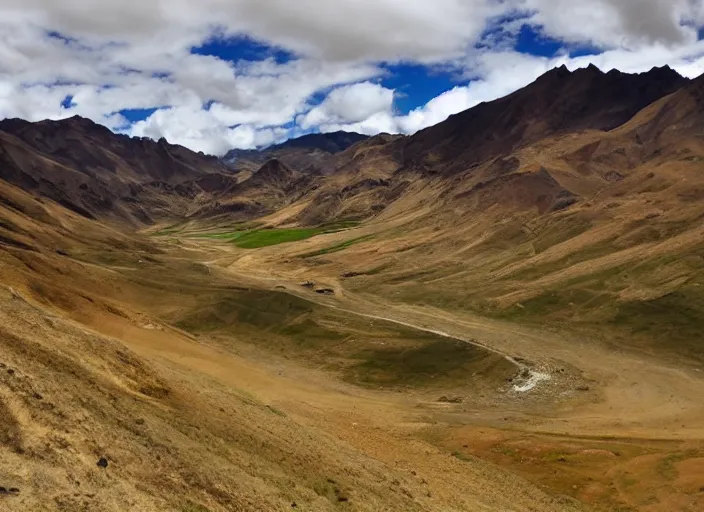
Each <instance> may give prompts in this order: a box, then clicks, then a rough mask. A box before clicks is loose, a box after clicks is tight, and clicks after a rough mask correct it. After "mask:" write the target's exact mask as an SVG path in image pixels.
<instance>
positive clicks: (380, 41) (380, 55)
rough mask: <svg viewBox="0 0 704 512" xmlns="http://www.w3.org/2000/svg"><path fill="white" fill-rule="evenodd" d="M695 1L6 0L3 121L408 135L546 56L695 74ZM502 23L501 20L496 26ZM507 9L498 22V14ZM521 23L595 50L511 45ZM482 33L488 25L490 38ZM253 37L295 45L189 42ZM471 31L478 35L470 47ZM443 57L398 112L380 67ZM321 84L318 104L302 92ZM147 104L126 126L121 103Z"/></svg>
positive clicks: (176, 136) (218, 134)
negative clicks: (215, 50) (436, 83)
mask: <svg viewBox="0 0 704 512" xmlns="http://www.w3.org/2000/svg"><path fill="white" fill-rule="evenodd" d="M703 5H704V0H589V1H584V2H575V1H573V0H434V1H433V2H427V1H425V0H354V1H352V0H344V1H343V0H340V1H336V2H329V1H326V0H298V1H296V2H291V1H290V0H267V1H266V2H262V1H261V0H201V1H200V2H194V1H192V0H153V1H144V0H120V1H117V0H103V1H100V2H96V1H95V0H70V1H66V2H57V1H55V0H3V1H2V2H0V117H22V118H25V119H29V120H39V119H45V118H52V119H59V118H63V117H68V116H72V115H76V114H78V115H82V116H85V117H89V118H91V119H93V120H95V121H97V122H100V123H103V124H105V125H107V126H109V127H110V128H112V129H115V130H123V131H126V132H127V133H131V134H134V135H139V136H149V137H154V138H160V137H166V138H167V139H168V140H169V141H171V142H174V143H179V144H183V145H185V146H188V147H191V148H193V149H196V150H202V151H205V152H208V153H214V154H222V153H224V152H226V151H227V150H228V149H231V148H232V147H241V148H251V147H256V146H261V145H266V144H270V143H273V142H277V141H280V140H282V139H283V138H285V137H286V136H287V135H290V134H293V133H301V132H302V131H310V130H316V129H317V130H321V131H332V130H338V129H348V130H354V131H359V132H362V133H366V134H374V133H378V132H382V131H383V132H400V133H413V132H415V131H417V130H419V129H422V128H424V127H427V126H429V125H431V124H435V123H437V122H440V121H442V120H444V119H445V118H447V117H448V116H449V115H451V114H454V113H457V112H459V111H461V110H464V109H466V108H469V107H471V106H473V105H476V104H477V103H480V102H482V101H489V100H492V99H495V98H497V97H499V96H502V95H505V94H508V93H510V92H512V91H514V90H516V89H518V88H520V87H522V86H524V85H526V84H528V83H529V82H531V81H532V80H534V79H535V78H536V77H537V76H539V75H540V74H542V73H543V72H545V71H547V70H548V69H549V68H550V67H552V66H554V65H560V64H563V63H564V64H567V65H568V67H570V68H576V67H582V66H586V65H587V64H589V63H590V62H591V63H594V64H596V65H598V66H599V67H601V68H602V69H604V70H608V69H611V68H613V67H616V68H619V69H621V70H624V71H630V72H637V71H645V70H647V69H650V68H651V67H653V66H655V65H663V64H670V65H672V66H673V67H674V68H675V69H677V70H678V71H679V72H681V73H683V74H685V75H687V76H694V75H698V74H700V73H702V72H703V71H704V60H702V55H704V48H703V47H702V44H701V43H700V42H698V40H697V30H698V27H700V26H701V25H702V24H703V23H704V8H703ZM497 20H503V21H502V23H503V28H504V30H503V32H502V34H501V35H500V36H496V34H497V33H496V32H495V31H494V32H492V31H491V30H489V31H487V29H488V28H495V26H496V24H497V23H498V21H497ZM506 20H509V21H506ZM522 24H529V25H531V26H532V27H533V28H534V30H536V31H539V32H540V33H541V34H543V35H545V36H549V37H552V38H555V39H557V40H560V41H564V42H565V43H566V44H578V45H590V46H593V47H596V48H599V49H600V50H601V53H600V54H599V55H591V56H587V57H579V58H574V59H571V58H569V56H567V55H558V56H557V57H555V58H552V59H547V58H544V57H537V56H532V55H527V54H520V53H517V52H516V51H514V50H513V49H512V44H511V43H512V41H513V37H514V36H515V34H516V32H517V29H518V28H520V26H521V25H522ZM492 34H494V35H492ZM232 37H239V38H251V39H253V40H256V41H259V42H262V43H263V44H265V45H268V46H269V47H272V48H280V49H283V50H285V51H287V52H288V54H289V55H292V56H293V58H292V59H291V60H289V61H284V62H282V61H280V60H278V61H277V60H276V59H274V58H273V57H272V58H262V59H261V60H256V61H246V60H239V61H229V60H224V59H222V58H218V57H215V56H212V55H201V54H198V53H195V52H194V51H193V49H194V48H196V47H199V46H201V45H203V44H204V43H206V42H208V41H213V40H218V39H222V40H228V38H232ZM479 42H481V44H479V45H478V44H477V43H479ZM408 62H413V63H420V64H425V65H432V66H444V67H446V68H451V69H453V70H454V71H455V72H456V74H457V75H458V77H459V78H460V80H461V81H462V83H461V85H458V86H456V87H454V88H451V89H450V90H448V91H446V92H444V93H443V94H440V95H439V96H438V97H436V98H434V99H432V100H430V101H429V102H428V103H427V104H425V105H423V106H420V107H418V108H416V109H414V110H412V111H411V112H408V113H405V114H398V113H397V112H396V111H395V107H394V100H395V98H396V97H397V94H396V91H394V90H392V89H389V88H387V87H384V86H382V85H380V84H379V83H377V81H376V80H377V79H378V78H380V77H383V76H384V75H385V73H387V71H386V70H385V67H384V66H383V64H385V63H408ZM321 95H322V97H323V99H322V101H315V99H318V98H320V96H321ZM133 109H148V110H151V109H156V111H155V112H154V113H153V114H152V115H151V116H150V117H149V118H147V119H145V120H143V121H140V122H138V123H135V124H134V125H130V123H129V122H128V121H127V119H125V117H124V116H122V115H121V114H120V112H121V111H123V110H133Z"/></svg>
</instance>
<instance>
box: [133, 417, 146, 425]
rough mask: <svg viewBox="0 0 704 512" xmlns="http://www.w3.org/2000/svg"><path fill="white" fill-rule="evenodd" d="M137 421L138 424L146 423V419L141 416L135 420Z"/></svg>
mask: <svg viewBox="0 0 704 512" xmlns="http://www.w3.org/2000/svg"><path fill="white" fill-rule="evenodd" d="M135 423H136V424H137V425H144V423H145V421H144V420H143V419H142V418H139V419H137V420H135Z"/></svg>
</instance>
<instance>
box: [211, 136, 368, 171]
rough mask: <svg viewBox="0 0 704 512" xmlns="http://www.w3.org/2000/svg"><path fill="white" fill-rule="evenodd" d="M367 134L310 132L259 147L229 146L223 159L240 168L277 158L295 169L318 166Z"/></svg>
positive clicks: (319, 168) (249, 168) (364, 137)
mask: <svg viewBox="0 0 704 512" xmlns="http://www.w3.org/2000/svg"><path fill="white" fill-rule="evenodd" d="M368 138H369V137H368V136H366V135H361V134H359V133H354V132H343V131H339V132H334V133H312V134H309V135H304V136H302V137H298V138H296V139H290V140H287V141H286V142H284V143H282V144H277V145H275V146H271V147H268V148H263V149H254V150H242V149H233V150H232V151H230V152H229V153H227V155H225V157H224V158H223V160H224V161H225V162H226V163H227V164H228V165H230V166H232V167H234V168H236V169H241V170H249V171H252V170H255V169H258V168H259V167H260V166H262V165H264V164H265V163H266V162H267V161H269V160H272V159H278V160H281V161H282V162H284V163H285V164H287V165H290V166H292V167H296V168H299V169H306V168H314V169H317V170H322V168H323V167H324V166H325V161H326V160H327V159H328V158H329V157H330V156H332V155H336V154H338V153H340V152H342V151H345V150H346V149H348V148H350V147H351V146H353V145H355V144H357V143H359V142H362V141H364V140H367V139H368Z"/></svg>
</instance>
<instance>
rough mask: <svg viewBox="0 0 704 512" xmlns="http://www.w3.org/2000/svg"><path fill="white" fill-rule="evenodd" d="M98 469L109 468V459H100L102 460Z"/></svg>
mask: <svg viewBox="0 0 704 512" xmlns="http://www.w3.org/2000/svg"><path fill="white" fill-rule="evenodd" d="M98 467H99V468H106V467H108V459H106V458H105V457H100V460H99V461H98Z"/></svg>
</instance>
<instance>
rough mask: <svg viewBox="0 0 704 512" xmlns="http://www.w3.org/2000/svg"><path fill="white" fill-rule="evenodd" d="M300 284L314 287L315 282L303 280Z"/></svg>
mask: <svg viewBox="0 0 704 512" xmlns="http://www.w3.org/2000/svg"><path fill="white" fill-rule="evenodd" d="M301 286H302V287H303V288H314V287H315V283H314V282H313V281H306V282H304V283H301Z"/></svg>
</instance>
